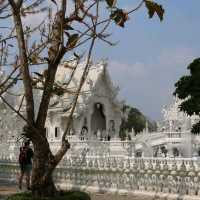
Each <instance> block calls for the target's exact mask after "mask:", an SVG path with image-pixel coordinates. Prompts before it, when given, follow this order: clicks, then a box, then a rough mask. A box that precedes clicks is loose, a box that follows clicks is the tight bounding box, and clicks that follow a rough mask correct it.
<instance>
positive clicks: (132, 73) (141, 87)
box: [109, 47, 197, 119]
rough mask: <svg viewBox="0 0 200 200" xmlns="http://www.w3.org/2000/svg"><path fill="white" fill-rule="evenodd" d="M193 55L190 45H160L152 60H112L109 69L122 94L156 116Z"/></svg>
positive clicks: (169, 97) (134, 104)
mask: <svg viewBox="0 0 200 200" xmlns="http://www.w3.org/2000/svg"><path fill="white" fill-rule="evenodd" d="M196 56H197V55H196V54H195V52H193V50H192V49H190V48H185V47H184V48H182V47H179V48H173V49H163V50H162V51H161V52H160V54H159V55H157V57H155V58H152V60H151V61H146V60H145V58H144V61H143V62H141V61H139V62H134V63H129V64H128V63H122V62H121V61H112V62H110V64H109V71H110V73H111V77H112V78H113V80H114V82H115V83H116V84H118V85H119V87H120V88H121V92H120V93H121V96H122V98H125V99H126V101H127V102H128V103H130V104H131V105H133V106H136V107H138V108H139V109H141V110H142V111H143V112H144V113H145V114H147V115H148V116H151V117H152V118H153V119H158V118H159V117H160V111H161V107H162V106H163V105H164V104H166V103H169V101H171V99H172V93H173V91H174V83H175V82H176V81H177V80H178V79H179V78H180V77H181V76H182V75H184V74H185V73H186V72H187V70H186V67H187V65H188V64H189V63H190V62H191V61H192V60H193V59H194V58H195V57H196Z"/></svg>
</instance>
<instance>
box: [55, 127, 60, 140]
mask: <svg viewBox="0 0 200 200" xmlns="http://www.w3.org/2000/svg"><path fill="white" fill-rule="evenodd" d="M59 133H60V129H59V127H55V138H58V137H59Z"/></svg>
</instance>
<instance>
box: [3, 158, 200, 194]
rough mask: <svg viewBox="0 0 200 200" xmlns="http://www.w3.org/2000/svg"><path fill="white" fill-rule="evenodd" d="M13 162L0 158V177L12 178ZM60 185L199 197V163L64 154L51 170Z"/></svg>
mask: <svg viewBox="0 0 200 200" xmlns="http://www.w3.org/2000/svg"><path fill="white" fill-rule="evenodd" d="M18 172H19V167H18V165H17V163H16V162H12V161H10V160H6V159H4V160H1V161H0V177H1V178H4V179H7V180H14V179H16V177H17V174H18ZM54 179H55V181H56V182H57V184H59V185H62V187H65V188H67V187H74V188H84V189H91V188H92V189H95V190H97V191H125V192H127V193H128V192H131V191H136V190H137V191H138V190H139V191H154V192H163V193H172V194H182V195H184V194H188V195H196V196H199V197H200V185H199V181H200V162H199V161H198V160H194V159H165V158H145V159H141V158H129V157H100V156H87V157H84V156H79V157H75V156H74V157H72V156H65V157H64V159H63V160H62V162H61V163H60V165H59V166H58V168H57V169H56V171H55V173H54Z"/></svg>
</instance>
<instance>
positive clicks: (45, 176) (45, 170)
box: [31, 140, 57, 197]
mask: <svg viewBox="0 0 200 200" xmlns="http://www.w3.org/2000/svg"><path fill="white" fill-rule="evenodd" d="M54 160H55V159H54V156H53V154H52V153H51V150H50V148H49V144H48V142H47V140H46V142H43V144H41V142H40V143H38V144H36V145H34V159H33V169H32V183H31V190H32V194H33V196H34V197H49V196H51V197H52V196H55V195H56V194H57V190H56V187H55V184H54V181H53V171H54V169H55V168H56V165H57V163H56V162H55V161H54Z"/></svg>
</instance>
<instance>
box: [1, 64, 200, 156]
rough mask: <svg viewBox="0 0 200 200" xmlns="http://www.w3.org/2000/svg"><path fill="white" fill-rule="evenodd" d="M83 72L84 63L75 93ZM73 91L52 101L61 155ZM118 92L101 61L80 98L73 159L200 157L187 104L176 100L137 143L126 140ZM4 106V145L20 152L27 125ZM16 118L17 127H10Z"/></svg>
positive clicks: (51, 135)
mask: <svg viewBox="0 0 200 200" xmlns="http://www.w3.org/2000/svg"><path fill="white" fill-rule="evenodd" d="M65 65H66V63H64V64H62V65H61V66H60V67H59V68H58V72H57V74H56V83H57V84H65V83H67V82H68V81H69V80H70V79H71V77H70V75H69V74H70V73H69V70H70V69H69V68H67V67H66V66H65ZM83 67H84V63H81V64H79V65H78V68H77V70H76V71H75V74H74V76H73V78H72V81H71V83H70V85H69V86H68V89H70V91H74V90H76V88H77V87H78V85H79V81H80V80H79V79H80V76H81V75H82V73H83ZM70 91H69V92H67V93H65V94H64V95H62V96H54V97H52V99H51V102H50V107H49V112H48V117H47V120H46V134H47V138H48V140H49V142H50V145H51V147H52V149H53V150H55V151H56V149H57V147H58V145H59V144H60V141H61V136H62V134H63V132H64V130H65V127H66V124H67V121H68V117H69V113H70V111H71V107H70V105H71V103H72V101H73V95H72V93H71V92H70ZM118 91H119V88H118V87H115V86H114V85H113V83H112V81H111V78H110V75H109V73H108V70H107V63H106V62H104V61H101V62H99V63H97V64H93V65H91V69H90V71H89V73H88V76H87V79H86V81H85V83H84V85H83V87H82V90H81V93H80V96H79V98H78V102H77V106H76V109H75V112H74V115H73V121H72V125H71V129H70V135H68V139H69V140H70V142H71V143H72V144H73V145H74V147H73V145H72V147H73V148H72V149H71V150H70V154H77V153H80V152H87V154H88V155H100V154H101V155H106V156H107V155H110V156H115V155H118V156H119V155H121V156H131V157H184V158H189V157H190V158H191V157H197V156H200V137H199V135H192V134H191V127H192V125H193V124H194V123H195V122H196V121H197V120H198V117H197V116H195V115H193V116H192V117H189V116H187V115H186V114H185V113H183V112H180V110H179V105H180V102H181V101H180V100H179V99H178V98H175V101H174V103H173V104H172V105H170V106H169V107H164V108H163V110H162V113H163V120H162V121H161V122H159V123H158V130H157V132H153V133H152V132H151V133H150V132H149V131H148V127H147V126H146V128H145V130H144V131H143V132H142V133H140V134H138V135H136V136H135V133H134V132H132V133H128V134H129V135H131V140H127V141H121V140H120V138H119V129H120V125H121V118H122V112H121V108H122V103H121V102H119V101H118V99H117V94H118ZM34 95H35V108H36V112H37V110H38V106H39V104H38V102H39V101H37V100H40V98H41V92H38V91H35V92H34ZM18 104H19V103H18ZM1 107H2V109H1V118H0V139H1V140H2V141H4V142H2V143H5V141H6V144H7V145H8V146H9V147H8V148H11V149H14V148H15V147H14V146H16V145H15V143H16V138H17V136H19V135H20V134H21V133H22V126H23V122H22V121H21V120H20V119H19V118H17V116H16V115H13V114H10V113H11V111H10V110H9V109H8V108H6V107H5V106H3V105H2V106H1ZM17 107H18V105H17V106H16V108H17ZM22 111H23V109H22ZM10 116H11V119H12V123H9V121H10V119H9V117H10ZM6 120H7V124H6ZM5 132H6V137H5ZM77 144H79V145H77ZM0 145H1V144H0ZM4 146H5V145H4ZM16 148H18V147H17V146H16Z"/></svg>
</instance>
